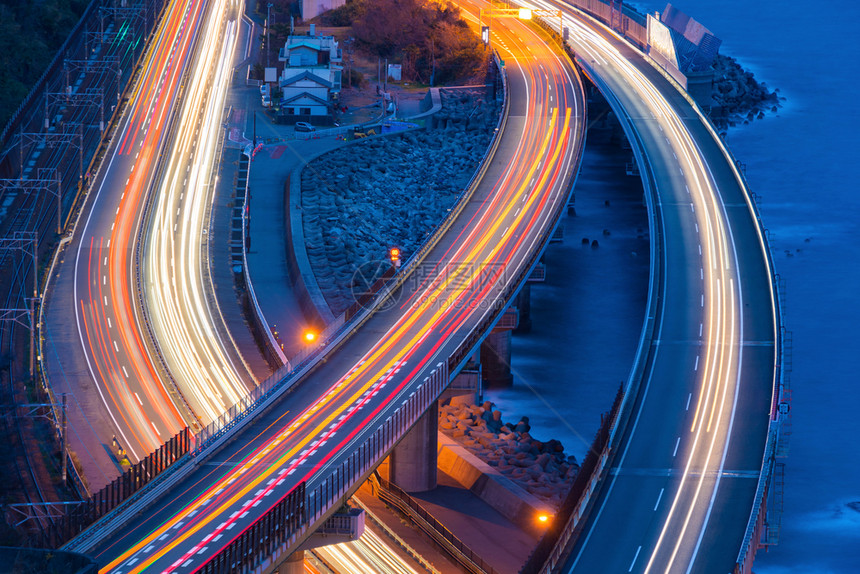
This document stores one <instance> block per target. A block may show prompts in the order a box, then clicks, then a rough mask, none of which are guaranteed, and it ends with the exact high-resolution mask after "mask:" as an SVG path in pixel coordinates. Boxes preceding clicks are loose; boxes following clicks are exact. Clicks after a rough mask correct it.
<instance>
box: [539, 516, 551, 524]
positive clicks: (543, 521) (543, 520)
mask: <svg viewBox="0 0 860 574" xmlns="http://www.w3.org/2000/svg"><path fill="white" fill-rule="evenodd" d="M538 522H540V523H541V524H546V523H547V522H549V514H538Z"/></svg>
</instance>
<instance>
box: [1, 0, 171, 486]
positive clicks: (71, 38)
mask: <svg viewBox="0 0 860 574" xmlns="http://www.w3.org/2000/svg"><path fill="white" fill-rule="evenodd" d="M97 3H98V0H92V1H91V2H90V4H89V5H88V6H87V8H86V9H85V11H84V13H83V15H82V16H81V18H80V20H78V23H77V24H76V25H75V27H74V28H73V29H72V31H71V32H70V33H69V35H68V37H67V38H66V40H65V42H64V43H63V45H62V47H61V48H60V49H59V50H58V51H57V54H56V55H55V56H54V59H53V60H52V62H51V64H49V66H48V68H47V69H46V70H45V72H44V73H43V74H42V76H41V77H40V78H39V80H38V81H37V82H36V84H35V85H34V86H33V88H32V89H31V90H30V93H29V94H27V97H26V98H25V99H24V101H23V102H22V103H21V105H20V106H18V109H17V110H16V111H15V113H14V114H13V116H12V117H11V118H10V120H9V122H7V124H6V126H5V128H4V130H3V133H2V135H0V142H2V143H0V146H5V145H6V144H7V143H8V142H7V136H9V137H10V138H11V132H12V129H13V128H14V127H15V124H16V123H18V122H20V121H21V114H22V113H23V112H24V110H25V108H27V107H29V106H31V105H32V102H33V100H34V98H35V97H36V95H37V94H38V93H39V92H40V91H42V90H44V88H45V83H46V79H47V78H48V77H49V75H50V74H53V73H56V70H55V69H56V68H57V67H58V65H59V61H60V60H61V56H62V58H65V57H67V54H66V52H67V47H68V46H70V44H71V43H72V42H78V41H80V38H77V35H78V34H79V33H80V29H81V26H82V25H83V26H84V27H86V22H87V19H88V18H89V17H90V16H91V13H92V12H93V7H94V6H95V5H96V4H97ZM164 5H165V4H164V3H163V2H161V3H159V4H157V6H158V8H157V11H156V13H154V14H153V22H152V27H151V28H150V30H149V36H151V35H152V34H153V33H154V31H155V30H157V29H158V26H159V24H160V23H161V18H162V16H163V14H164V11H163V8H164ZM84 33H86V30H85V31H84ZM147 41H148V39H147ZM145 54H146V51H145V50H142V51H141V53H140V55H139V56H138V59H137V60H136V61H134V62H133V65H132V66H131V70H132V71H131V72H130V73H129V75H128V78H127V79H126V82H125V84H124V85H123V86H122V89H121V94H120V96H119V99H118V101H117V103H116V105H115V108H114V110H113V113H112V114H111V115H110V117H109V118H108V122H107V125H106V126H105V130H104V132H103V134H102V137H101V140H100V141H99V142H98V144H97V145H96V146H95V149H94V150H93V152H92V156H91V158H89V163H88V165H87V169H86V172H87V173H91V172H92V171H93V170H94V169H95V168H96V167H99V168H100V167H101V160H102V157H101V155H100V154H101V152H102V150H103V148H104V146H105V145H106V144H107V142H108V141H110V139H111V136H112V132H113V130H114V128H115V125H116V122H117V119H118V118H119V117H120V113H121V110H122V108H123V105H122V100H123V97H124V96H125V95H126V94H127V92H128V90H129V88H130V86H131V85H132V84H133V83H134V79H135V77H136V76H137V72H136V70H138V69H139V67H140V64H141V61H142V59H143V57H144V55H145ZM86 191H87V190H86V187H85V186H81V188H80V189H79V191H78V195H77V196H76V197H75V198H74V200H73V201H72V208H71V209H70V211H69V213H68V215H67V220H66V222H67V223H68V221H69V220H70V219H71V218H72V217H73V216H75V223H74V229H77V225H78V222H79V221H80V218H81V215H82V213H83V209H81V208H77V209H75V205H77V203H78V198H79V197H80V196H81V195H82V194H84V193H85V192H86ZM73 235H74V233H68V234H66V235H64V236H63V237H62V238H60V241H59V243H58V244H57V247H56V249H54V252H53V254H52V257H51V265H50V267H49V268H48V270H47V271H46V273H45V281H44V282H43V288H42V292H41V293H40V294H39V295H40V296H41V298H42V301H44V300H45V299H46V298H47V296H48V293H49V292H50V290H51V278H52V277H53V276H54V270H55V269H56V266H57V261H58V259H59V257H60V254H61V253H62V252H63V250H64V249H65V247H66V246H67V245H68V244H70V243H71V241H72V237H73ZM34 273H38V269H37V270H34ZM38 307H39V311H38V315H39V318H38V321H37V332H38V335H37V337H36V340H37V344H38V358H39V361H38V362H39V368H38V376H39V379H40V381H41V384H42V388H43V390H44V391H45V392H46V393H47V394H48V397H49V399H50V403H51V404H52V405H56V404H59V403H58V402H57V399H56V395H55V394H54V392H53V388H52V386H51V384H50V380H49V377H48V374H47V369H46V368H45V365H44V362H45V360H46V358H45V351H44V333H43V328H42V326H43V325H44V324H45V319H44V311H45V305H44V304H40V305H39V306H38ZM50 410H51V417H52V418H53V421H54V427H55V429H56V432H57V438H58V440H60V441H61V443H62V436H61V433H62V430H61V429H62V425H61V424H60V422H59V417H58V415H57V412H56V409H55V408H54V407H53V406H51V408H50ZM62 456H65V457H66V459H67V461H66V463H67V469H68V476H69V478H71V481H72V485H73V487H74V489H75V490H76V491H77V494H78V496H80V497H81V499H88V498H90V496H91V493H90V491H89V488H88V487H87V485H86V483H85V482H84V479H83V477H82V476H81V475H80V473H79V472H78V468H77V466H76V465H75V464H74V459H73V458H72V456H71V454H70V453H69V452H65V453H62Z"/></svg>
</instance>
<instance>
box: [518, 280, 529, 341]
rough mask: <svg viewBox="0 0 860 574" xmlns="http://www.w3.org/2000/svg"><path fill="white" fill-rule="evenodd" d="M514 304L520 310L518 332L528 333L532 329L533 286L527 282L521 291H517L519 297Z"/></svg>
mask: <svg viewBox="0 0 860 574" xmlns="http://www.w3.org/2000/svg"><path fill="white" fill-rule="evenodd" d="M514 306H515V307H516V308H517V311H518V312H519V320H518V322H517V328H516V332H517V333H528V332H529V331H531V330H532V286H531V283H528V282H526V284H525V285H523V288H522V289H520V292H519V293H517V298H516V299H515V300H514Z"/></svg>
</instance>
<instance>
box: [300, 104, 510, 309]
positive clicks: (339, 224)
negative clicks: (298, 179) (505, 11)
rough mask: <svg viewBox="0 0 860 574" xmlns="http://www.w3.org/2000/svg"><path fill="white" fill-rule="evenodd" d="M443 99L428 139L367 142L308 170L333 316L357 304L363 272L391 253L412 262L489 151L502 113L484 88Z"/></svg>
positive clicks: (316, 241)
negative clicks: (356, 288) (356, 292)
mask: <svg viewBox="0 0 860 574" xmlns="http://www.w3.org/2000/svg"><path fill="white" fill-rule="evenodd" d="M440 96H441V98H442V109H441V111H440V112H438V113H437V114H435V115H434V116H432V117H431V118H429V119H428V120H427V121H428V128H427V129H426V130H419V129H416V130H411V131H407V132H404V133H402V134H398V135H391V136H386V137H376V138H370V139H367V140H363V141H360V142H358V143H355V144H353V145H349V146H346V147H344V148H340V149H337V150H334V151H332V152H329V153H327V154H325V155H323V156H321V157H319V158H317V159H316V160H314V161H312V162H311V163H309V164H308V165H307V166H306V167H305V169H304V170H303V171H302V183H301V185H302V213H303V216H302V222H303V226H304V234H305V242H306V246H307V251H308V257H309V259H310V263H311V268H312V270H313V272H314V275H315V276H316V279H317V283H318V284H319V286H320V289H321V291H322V293H323V296H324V297H325V299H326V302H327V303H328V305H329V308H330V309H331V311H332V313H333V314H334V315H338V314H340V313H341V312H343V311H344V310H345V309H346V308H347V307H349V306H350V305H352V303H353V302H354V300H355V299H354V297H353V293H352V288H353V284H354V278H355V275H356V270H357V269H359V268H361V269H362V272H364V270H366V269H369V268H374V267H373V265H372V264H373V263H374V262H379V261H385V260H386V256H387V253H388V249H389V248H390V247H392V246H397V247H399V248H400V249H401V252H402V253H403V258H404V260H405V259H408V257H409V256H410V255H411V254H412V253H414V252H415V251H416V250H417V249H418V248H419V247H420V245H421V244H422V242H423V241H424V240H425V239H426V238H427V236H429V235H430V233H432V232H433V230H434V229H435V228H436V227H437V226H438V225H439V222H441V221H442V220H443V218H444V217H445V214H446V213H447V211H448V210H449V209H450V208H451V206H452V205H453V204H454V202H455V201H456V198H457V197H458V196H459V195H460V193H461V192H462V191H463V190H464V188H465V187H466V185H468V182H469V180H470V179H471V178H472V175H473V174H474V173H475V171H476V170H477V169H478V166H479V164H480V162H481V159H482V158H483V156H484V154H485V153H486V151H487V148H488V147H489V145H490V141H491V138H492V134H493V130H494V129H495V127H496V125H497V123H498V117H499V113H500V111H501V107H500V105H499V103H498V102H496V101H495V100H494V99H488V98H487V97H486V90H485V89H481V88H476V89H442V90H440ZM368 264H370V265H368ZM377 267H379V266H377ZM367 279H368V278H367V277H362V280H363V281H367Z"/></svg>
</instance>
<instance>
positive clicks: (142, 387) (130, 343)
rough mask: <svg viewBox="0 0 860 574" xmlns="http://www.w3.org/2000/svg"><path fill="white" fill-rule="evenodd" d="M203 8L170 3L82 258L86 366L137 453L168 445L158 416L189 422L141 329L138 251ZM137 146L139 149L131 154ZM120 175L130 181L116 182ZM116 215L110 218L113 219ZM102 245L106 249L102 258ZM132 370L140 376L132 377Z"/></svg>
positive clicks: (79, 287) (103, 179)
mask: <svg viewBox="0 0 860 574" xmlns="http://www.w3.org/2000/svg"><path fill="white" fill-rule="evenodd" d="M201 6H202V2H200V1H197V2H194V1H186V2H174V3H171V4H170V5H168V6H167V7H166V8H165V14H164V16H163V18H162V21H161V24H160V25H159V28H158V29H157V30H156V33H155V37H154V40H153V43H152V46H151V47H150V48H149V50H148V51H147V53H146V56H145V60H144V65H143V73H142V76H141V80H140V81H139V83H138V84H137V86H136V87H135V89H134V90H133V95H132V97H131V98H130V105H129V110H128V111H127V113H126V115H125V120H124V124H122V127H121V129H120V132H119V133H118V135H117V138H116V140H115V141H116V143H115V144H114V147H113V148H112V149H113V152H112V156H111V158H110V161H109V162H108V164H107V166H106V167H105V168H104V170H103V172H102V173H100V174H99V177H98V181H99V184H98V187H97V189H96V194H95V200H94V204H93V207H92V209H91V211H90V213H89V214H88V216H87V219H86V223H85V225H84V228H83V231H82V240H81V242H80V245H79V248H78V252H77V255H76V259H75V277H76V279H75V282H74V299H75V301H76V303H77V304H76V306H75V308H76V319H77V324H78V333H79V338H80V340H81V343H82V346H83V348H84V354H85V358H86V361H87V365H88V368H89V371H90V374H91V375H92V377H93V379H94V381H95V383H96V387H97V389H98V391H99V394H100V396H101V398H102V401H103V403H104V404H105V407H106V408H107V410H108V412H109V414H110V417H111V420H112V422H113V423H114V427H115V429H116V433H117V435H118V436H120V437H121V440H122V444H123V447H124V448H125V449H126V450H127V451H128V452H129V453H130V454H131V455H132V457H133V458H135V459H140V458H141V457H142V456H144V455H145V454H147V453H149V452H150V451H152V450H154V449H155V448H157V447H158V446H160V445H161V444H162V443H163V439H162V438H161V437H160V436H159V435H158V433H157V432H156V431H155V428H156V427H155V426H153V424H155V423H157V424H156V426H157V428H159V429H162V431H163V432H167V433H170V434H171V435H172V434H174V433H176V432H178V431H179V430H180V429H182V428H183V427H184V426H185V421H184V420H183V418H182V416H181V415H180V414H179V412H178V410H177V409H176V407H175V406H174V405H173V402H172V400H171V398H170V397H169V396H168V395H167V392H166V390H165V389H164V387H163V385H162V384H161V382H160V380H159V376H158V374H157V371H156V369H155V367H154V366H153V364H152V363H151V361H150V360H149V356H148V352H147V350H146V348H145V345H144V343H143V336H142V335H141V332H140V330H139V328H138V324H139V322H138V321H139V318H138V317H137V311H136V306H135V304H134V303H133V300H134V299H133V296H132V291H131V285H132V284H133V283H134V281H133V277H134V276H133V269H132V267H133V266H132V265H131V262H132V260H133V257H131V255H132V254H133V252H134V241H133V239H132V238H133V237H134V235H135V232H136V230H137V229H138V225H139V214H140V205H141V202H142V198H143V196H144V193H145V190H146V188H147V186H148V185H149V182H150V181H151V178H152V173H153V171H154V165H155V161H156V159H157V156H158V150H159V149H160V146H161V145H162V137H163V131H162V130H163V125H162V124H163V118H165V117H166V115H167V114H168V112H169V108H170V106H171V105H172V101H173V98H174V97H175V94H176V90H177V89H178V85H179V78H180V76H181V74H182V72H183V70H184V64H185V62H186V61H187V58H188V55H189V51H190V44H191V39H192V38H193V36H194V30H195V29H196V26H197V23H198V21H199V17H200V10H201ZM153 118H154V121H153ZM147 122H148V127H147V128H143V125H144V124H145V123H147ZM142 128H143V129H142ZM134 148H136V149H137V151H136V152H135V153H134V156H133V158H132V157H129V156H131V155H132V152H133V151H134ZM117 181H122V182H124V185H122V186H115V185H114V182H117ZM117 195H119V198H118V199H117V197H116V196H117ZM114 211H115V214H114ZM108 213H110V214H113V215H112V217H111V218H107V217H105V215H106V214H108ZM108 227H109V229H108ZM104 234H107V235H108V239H107V244H106V245H105V239H104ZM108 246H110V248H108ZM95 249H98V252H99V256H98V258H97V259H96V260H95V261H93V259H92V255H93V251H94V250H95ZM84 261H87V266H86V267H84V266H83V263H84ZM94 288H95V289H97V293H94V292H93V289H94ZM82 293H86V298H82V297H81V294H82ZM102 301H103V302H104V304H102ZM126 372H128V373H129V374H130V375H131V376H130V377H126V376H125V373H126ZM135 392H137V393H138V395H139V396H142V397H145V398H146V404H147V407H148V408H144V407H142V406H141V405H139V404H138V403H137V401H136V400H135V399H134V398H133V396H132V395H133V394H134V393H135ZM121 421H122V424H120V422H121Z"/></svg>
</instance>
